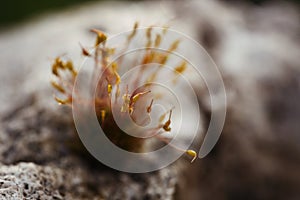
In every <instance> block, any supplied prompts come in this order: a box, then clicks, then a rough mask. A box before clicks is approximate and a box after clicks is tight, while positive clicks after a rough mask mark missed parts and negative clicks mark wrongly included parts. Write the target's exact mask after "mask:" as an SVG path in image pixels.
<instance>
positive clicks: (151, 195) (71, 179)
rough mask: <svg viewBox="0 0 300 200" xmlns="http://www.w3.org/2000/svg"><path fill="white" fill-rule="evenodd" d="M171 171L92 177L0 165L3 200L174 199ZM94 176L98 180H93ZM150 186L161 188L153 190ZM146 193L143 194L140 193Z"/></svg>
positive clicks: (53, 169)
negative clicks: (153, 173)
mask: <svg viewBox="0 0 300 200" xmlns="http://www.w3.org/2000/svg"><path fill="white" fill-rule="evenodd" d="M172 175H173V174H170V171H168V170H162V171H160V172H159V173H156V174H155V175H151V176H147V175H141V176H139V175H133V176H128V175H127V174H117V175H116V174H115V173H111V172H106V173H103V172H101V173H97V172H96V173H95V174H92V173H90V174H89V175H88V172H86V171H84V170H83V169H80V168H77V167H74V168H70V169H69V170H62V169H60V168H57V167H53V166H39V165H36V164H33V163H23V162H21V163H18V164H17V165H0V198H1V199H171V197H172V195H173V193H174V187H173V184H174V179H173V178H172V177H171V176H172ZM93 176H96V177H94V178H93ZM151 185H160V186H161V187H160V188H154V187H152V186H151ZM141 191H143V193H141Z"/></svg>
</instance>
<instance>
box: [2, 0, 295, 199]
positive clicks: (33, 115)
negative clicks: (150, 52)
mask: <svg viewBox="0 0 300 200" xmlns="http://www.w3.org/2000/svg"><path fill="white" fill-rule="evenodd" d="M224 2H225V1H204V0H202V1H201V0H200V1H198V0H197V1H188V2H185V3H182V2H181V1H177V3H174V4H172V5H171V4H168V3H166V4H165V3H154V1H146V2H140V3H132V4H130V3H129V4H127V3H121V2H119V3H100V4H98V3H97V4H92V5H86V6H83V7H78V8H71V9H70V10H69V11H66V12H62V13H56V14H53V15H46V16H43V17H41V18H40V19H39V20H35V21H32V22H29V23H27V24H24V25H22V26H20V27H15V28H13V29H8V30H5V31H3V32H2V33H0V43H1V46H0V51H1V54H0V60H1V62H2V63H1V65H2V67H1V68H0V90H1V93H0V113H1V122H0V162H1V163H2V164H1V166H0V193H1V194H0V195H2V196H0V197H1V198H2V199H24V198H28V199H36V196H35V195H40V197H41V199H43V198H44V199H51V198H54V197H56V198H57V199H60V198H61V199H174V197H175V196H176V198H177V199H197V200H199V199H201V200H202V199H203V200H206V199H220V200H222V199H287V200H294V199H299V198H300V197H299V192H298V187H299V185H300V174H299V173H298V169H299V167H300V150H299V141H300V137H299V128H298V123H299V120H300V114H299V113H300V105H299V99H300V82H299V80H300V68H299V66H300V65H299V57H300V51H299V49H300V48H299V46H300V38H299V30H300V27H299V26H300V23H299V19H300V18H299V13H300V12H299V9H298V8H297V7H294V6H292V5H290V4H288V3H285V2H281V3H277V2H276V3H269V4H266V5H263V6H262V7H255V6H250V5H244V4H239V5H236V6H232V4H228V3H224ZM128 10H130V13H129V12H128ZM149 16H151V17H149ZM279 16H280V17H279ZM135 21H141V22H142V24H143V25H149V24H158V25H164V24H165V23H168V24H170V25H171V26H172V27H173V28H175V29H177V30H180V31H182V32H184V33H186V34H190V36H192V37H193V38H196V39H198V40H199V41H200V43H201V44H203V46H204V47H205V48H206V49H207V50H208V52H209V53H210V54H211V55H212V57H213V58H214V60H215V61H216V63H217V64H218V65H219V67H220V69H221V72H222V74H223V76H224V80H225V85H226V89H227V96H228V112H227V119H226V123H225V127H224V130H223V133H222V136H221V138H220V140H219V142H218V145H217V146H216V148H215V149H214V151H213V152H211V154H210V155H209V156H208V157H207V158H205V159H203V160H197V161H196V163H195V164H194V165H192V166H193V167H192V168H189V169H188V170H183V173H182V174H179V169H178V166H176V167H169V168H165V169H163V170H161V171H158V172H156V173H151V174H139V175H137V174H135V175H129V174H125V173H119V172H115V171H113V170H110V169H107V168H106V167H104V166H102V165H100V164H99V163H97V162H95V161H93V159H92V158H87V154H85V152H82V151H80V150H79V151H78V149H76V146H77V145H75V147H74V146H73V145H72V144H70V143H69V141H70V140H76V138H74V137H75V136H76V135H74V128H73V126H72V118H71V117H70V116H71V113H70V110H69V109H68V108H62V107H57V105H56V104H55V102H54V101H52V98H51V91H50V89H49V74H50V70H49V65H50V61H49V59H48V58H49V57H50V58H51V57H55V56H57V55H61V54H63V53H65V52H71V53H70V57H72V58H75V59H74V60H75V62H77V63H80V62H79V60H80V56H79V55H78V54H76V52H79V51H78V50H79V46H78V41H80V42H82V43H88V44H90V43H91V35H89V34H88V29H90V28H95V27H96V28H97V27H99V28H101V29H104V30H106V31H107V32H110V33H117V32H120V31H122V30H124V29H126V30H128V29H129V28H130V27H131V26H132V24H133V23H134V22H135ZM187 22H188V23H187ZM66 24H68V26H66ZM203 99H205V97H204V98H203ZM202 105H206V102H202ZM204 107H205V106H204ZM205 108H206V107H205ZM203 109H204V108H203ZM204 110H205V109H204ZM206 112H207V113H206V114H208V116H209V114H210V110H209V108H208V107H207V109H206ZM198 147H199V146H197V148H198ZM189 167H190V166H189ZM26 183H27V184H28V185H27V184H26ZM116 185H117V186H116ZM176 186H179V187H178V188H181V189H180V190H177V189H178V188H177V187H176ZM4 195H5V196H4Z"/></svg>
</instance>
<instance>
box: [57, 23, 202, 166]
mask: <svg viewBox="0 0 300 200" xmlns="http://www.w3.org/2000/svg"><path fill="white" fill-rule="evenodd" d="M152 29H153V27H148V28H147V31H146V32H145V34H144V37H145V39H146V40H145V41H146V43H145V48H149V49H153V48H159V47H160V45H161V43H162V42H163V39H164V36H165V34H166V32H167V31H168V29H167V28H164V29H163V30H162V31H161V33H155V35H153V31H152ZM137 30H138V24H137V23H136V24H135V25H134V28H133V30H132V31H131V32H130V33H128V34H127V36H126V40H127V45H128V46H129V45H130V44H131V43H132V42H133V39H134V38H135V37H136V35H137V34H136V33H137ZM91 32H93V33H94V34H95V35H96V41H95V44H94V47H93V50H91V49H89V48H85V47H83V46H82V45H80V46H81V51H82V55H83V56H85V57H89V58H92V59H93V60H94V65H95V67H94V69H93V76H94V77H92V78H93V79H95V80H98V81H97V88H96V95H95V100H94V102H95V105H91V106H95V110H96V115H97V118H98V122H99V124H100V126H101V128H102V129H103V132H104V133H105V134H106V136H107V137H108V138H109V139H110V141H111V142H113V143H114V144H115V145H117V146H118V147H119V148H122V149H124V150H127V151H131V152H137V153H139V152H143V151H144V146H145V143H146V141H147V140H148V139H149V138H157V139H158V140H159V141H162V142H164V143H166V144H169V145H171V144H170V143H169V142H170V138H169V137H165V136H164V133H168V132H169V133H170V132H171V129H172V123H173V122H172V113H173V111H174V109H176V107H175V106H173V105H170V108H169V109H167V110H165V111H164V112H163V113H161V114H160V116H157V117H156V120H157V121H156V122H155V123H156V125H155V126H154V127H153V126H152V127H151V128H149V129H148V130H147V131H146V132H147V133H146V135H148V136H149V137H135V136H132V135H129V134H127V133H125V132H124V131H123V130H122V129H121V128H120V127H119V126H118V124H117V123H116V121H115V120H114V115H113V114H114V113H113V110H117V115H118V118H120V119H121V120H122V117H123V116H125V115H129V116H130V117H131V119H132V120H133V121H134V122H135V123H136V124H138V125H141V126H144V125H145V124H147V123H149V117H150V115H151V114H153V113H152V112H153V105H154V104H155V101H159V100H161V95H154V91H153V90H155V87H152V86H151V84H150V83H152V82H153V81H155V79H156V78H157V77H158V76H159V73H161V70H162V68H164V66H165V65H166V63H167V62H168V61H169V59H170V55H171V54H172V52H174V51H175V50H176V49H177V48H178V46H179V45H180V40H179V39H177V40H174V41H173V42H171V43H170V45H169V48H168V51H164V52H161V51H151V50H146V51H145V52H144V53H143V54H142V55H139V56H138V57H137V58H134V62H135V63H136V66H147V65H149V64H151V63H157V64H159V67H157V68H155V69H154V70H153V69H151V70H149V69H148V68H147V67H140V68H139V71H138V76H136V77H135V78H134V79H132V80H131V82H130V85H129V84H127V85H126V86H125V87H121V85H120V84H121V82H122V79H121V77H120V75H119V74H120V70H122V68H124V67H125V65H126V63H124V62H123V61H122V59H119V60H117V61H113V60H112V59H111V56H112V55H114V54H115V51H116V48H115V47H110V46H109V45H107V36H106V34H104V33H103V32H102V31H100V30H96V29H92V30H91ZM186 67H187V63H186V61H184V60H181V61H180V62H178V63H177V64H175V66H173V68H172V70H173V72H171V74H169V76H170V77H173V78H172V84H174V85H176V84H177V78H178V74H183V73H184V72H185V70H186ZM52 74H53V75H54V76H53V80H52V81H51V84H52V86H53V87H54V88H55V89H56V90H57V92H58V93H57V95H55V97H54V98H55V100H56V101H57V102H58V103H59V104H64V105H72V101H73V100H74V99H73V98H75V96H74V94H73V92H76V91H75V90H74V91H73V89H74V84H75V80H76V78H77V75H78V72H77V70H76V69H75V67H74V64H73V62H72V61H70V60H65V59H63V58H60V57H57V58H56V59H55V60H54V62H53V64H52ZM99 74H102V76H101V77H100V78H99ZM145 76H146V83H145V84H144V85H143V86H142V87H139V86H138V85H139V82H140V81H141V79H142V78H145ZM132 88H133V89H132ZM87 90H88V89H87ZM130 90H132V91H130ZM162 95H164V94H162ZM58 96H59V97H58ZM119 102H121V103H119ZM171 146H173V147H174V150H176V151H177V150H178V151H183V152H184V153H186V154H187V155H189V156H191V157H192V160H191V161H192V162H193V161H194V160H195V159H196V157H197V154H196V152H195V151H193V150H183V149H181V148H179V147H177V146H175V145H171Z"/></svg>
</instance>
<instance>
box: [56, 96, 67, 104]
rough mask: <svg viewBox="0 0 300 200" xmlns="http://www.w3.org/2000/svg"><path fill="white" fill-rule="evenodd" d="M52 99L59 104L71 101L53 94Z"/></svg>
mask: <svg viewBox="0 0 300 200" xmlns="http://www.w3.org/2000/svg"><path fill="white" fill-rule="evenodd" d="M54 99H55V101H57V103H58V104H59V105H64V104H68V103H71V101H70V99H65V100H63V99H60V98H58V97H56V96H54Z"/></svg>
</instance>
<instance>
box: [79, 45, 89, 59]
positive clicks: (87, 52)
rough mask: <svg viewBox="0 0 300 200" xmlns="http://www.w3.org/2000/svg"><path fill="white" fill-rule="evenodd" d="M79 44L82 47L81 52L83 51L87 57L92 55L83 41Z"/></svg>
mask: <svg viewBox="0 0 300 200" xmlns="http://www.w3.org/2000/svg"><path fill="white" fill-rule="evenodd" d="M79 45H80V47H81V53H82V55H84V56H87V57H90V56H92V55H91V53H90V52H89V51H88V50H87V49H86V48H84V47H83V46H82V44H81V43H79Z"/></svg>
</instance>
